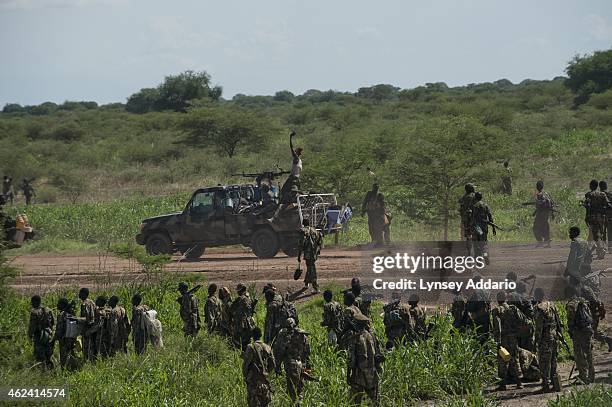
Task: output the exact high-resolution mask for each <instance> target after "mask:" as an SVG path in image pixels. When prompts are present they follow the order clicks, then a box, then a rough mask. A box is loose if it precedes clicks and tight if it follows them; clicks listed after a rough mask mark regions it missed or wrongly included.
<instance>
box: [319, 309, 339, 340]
mask: <svg viewBox="0 0 612 407" xmlns="http://www.w3.org/2000/svg"><path fill="white" fill-rule="evenodd" d="M341 318H342V306H341V305H340V304H339V303H337V302H336V301H330V302H326V303H325V304H323V321H321V326H324V327H325V328H327V343H328V344H329V345H336V344H337V343H338V334H339V333H340V319H341Z"/></svg>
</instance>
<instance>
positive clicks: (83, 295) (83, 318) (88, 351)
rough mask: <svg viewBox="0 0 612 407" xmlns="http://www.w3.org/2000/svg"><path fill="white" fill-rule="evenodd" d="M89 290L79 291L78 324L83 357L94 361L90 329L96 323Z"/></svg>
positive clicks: (92, 337)
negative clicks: (79, 324) (79, 308)
mask: <svg viewBox="0 0 612 407" xmlns="http://www.w3.org/2000/svg"><path fill="white" fill-rule="evenodd" d="M88 297H89V289H88V288H87V287H83V288H81V289H80V290H79V299H80V300H81V313H80V318H79V322H80V323H81V332H82V335H81V339H82V342H83V357H84V359H85V360H86V361H89V362H93V361H95V360H96V343H95V337H94V336H93V332H91V329H92V328H94V325H95V323H96V304H94V302H93V301H92V300H90V299H89V298H88Z"/></svg>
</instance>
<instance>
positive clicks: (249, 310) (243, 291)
mask: <svg viewBox="0 0 612 407" xmlns="http://www.w3.org/2000/svg"><path fill="white" fill-rule="evenodd" d="M236 292H237V293H238V297H237V298H236V299H235V300H234V301H233V302H232V305H231V307H230V314H231V320H232V334H233V342H234V345H235V346H237V347H240V349H244V348H246V346H247V345H248V344H249V342H250V341H251V332H252V331H253V328H255V320H254V319H253V314H254V313H255V306H256V305H257V300H253V299H251V297H250V296H249V293H248V292H247V288H246V286H245V285H244V284H242V283H240V284H238V285H237V286H236Z"/></svg>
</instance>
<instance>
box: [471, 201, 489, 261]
mask: <svg viewBox="0 0 612 407" xmlns="http://www.w3.org/2000/svg"><path fill="white" fill-rule="evenodd" d="M489 222H490V223H493V214H492V213H491V208H489V205H487V204H486V203H484V202H482V201H477V202H475V203H474V205H473V206H472V218H471V227H472V239H473V240H474V241H476V242H477V243H476V244H475V245H474V249H475V250H474V256H485V257H487V256H488V255H489V249H488V246H487V241H488V240H489Z"/></svg>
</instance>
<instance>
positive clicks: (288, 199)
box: [275, 131, 304, 217]
mask: <svg viewBox="0 0 612 407" xmlns="http://www.w3.org/2000/svg"><path fill="white" fill-rule="evenodd" d="M294 137H295V131H292V132H291V134H289V148H291V156H292V159H293V162H292V164H291V174H290V175H289V178H287V181H285V183H284V184H283V186H282V187H281V192H280V196H281V203H283V204H285V205H287V204H290V203H292V202H295V198H296V195H297V193H298V192H299V190H300V175H301V173H302V153H303V152H304V150H303V149H302V147H297V148H295V149H294V148H293V138H294ZM277 214H278V211H277V213H276V214H275V217H276V215H277Z"/></svg>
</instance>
